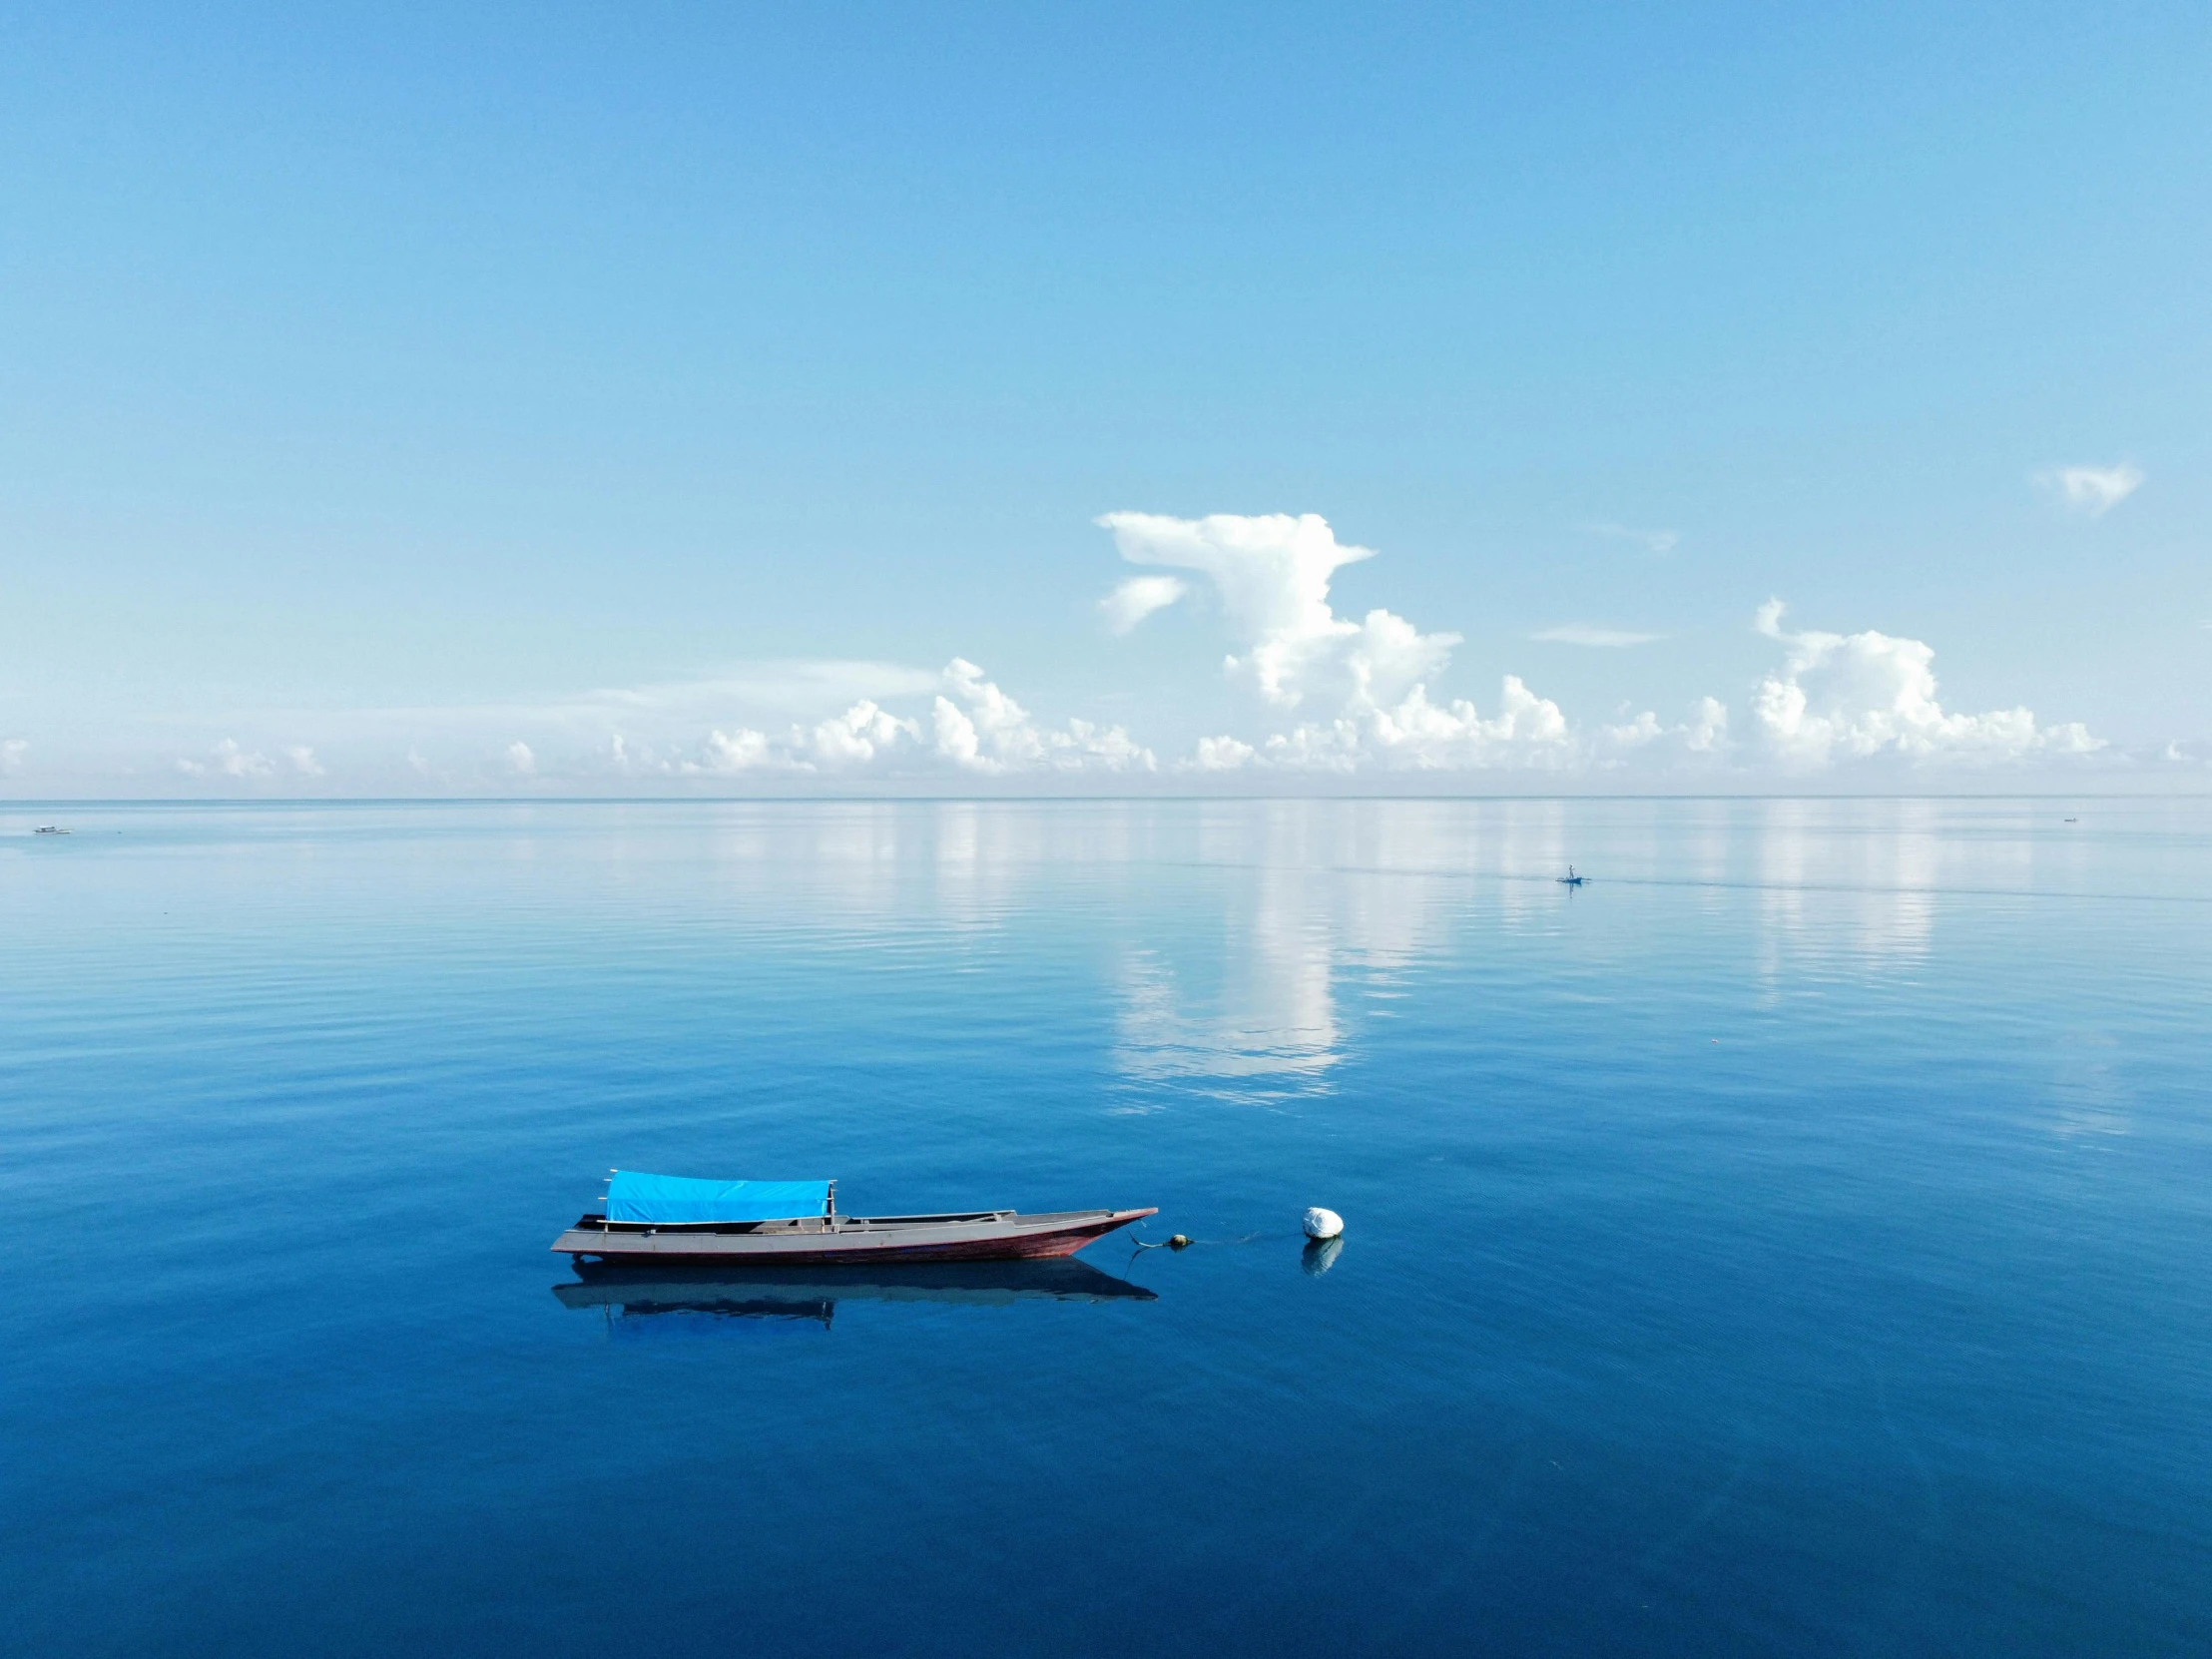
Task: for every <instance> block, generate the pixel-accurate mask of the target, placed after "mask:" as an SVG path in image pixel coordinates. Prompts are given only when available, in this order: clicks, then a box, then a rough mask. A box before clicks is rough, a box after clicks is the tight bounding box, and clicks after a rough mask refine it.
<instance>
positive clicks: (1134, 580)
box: [1098, 576, 1188, 634]
mask: <svg viewBox="0 0 2212 1659" xmlns="http://www.w3.org/2000/svg"><path fill="white" fill-rule="evenodd" d="M1187 591H1188V589H1186V587H1185V586H1184V583H1183V578H1182V577H1180V576H1132V577H1130V578H1129V580H1128V581H1126V582H1124V583H1122V585H1121V586H1120V587H1118V588H1116V589H1114V591H1113V592H1112V593H1110V594H1108V595H1107V596H1106V597H1105V598H1104V599H1101V600H1100V601H1099V602H1098V608H1099V609H1100V610H1101V611H1103V612H1104V613H1105V614H1106V626H1107V627H1108V628H1111V629H1112V630H1113V631H1114V632H1115V633H1117V634H1126V633H1128V632H1129V630H1130V629H1132V628H1134V627H1136V626H1137V624H1138V623H1140V622H1142V621H1144V619H1145V618H1146V617H1148V616H1150V615H1151V614H1152V613H1153V612H1154V611H1159V610H1165V609H1166V608H1167V607H1168V606H1170V605H1172V604H1174V603H1175V602H1176V601H1177V600H1178V599H1181V598H1182V597H1183V595H1184V594H1185V593H1186V592H1187Z"/></svg>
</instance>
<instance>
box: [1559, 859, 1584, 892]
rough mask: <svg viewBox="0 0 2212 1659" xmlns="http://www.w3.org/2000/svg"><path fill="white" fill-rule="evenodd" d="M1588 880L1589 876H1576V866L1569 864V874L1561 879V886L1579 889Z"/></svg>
mask: <svg viewBox="0 0 2212 1659" xmlns="http://www.w3.org/2000/svg"><path fill="white" fill-rule="evenodd" d="M1588 879H1589V877H1588V876H1587V875H1577V874H1575V872H1574V865H1572V864H1569V865H1567V873H1566V874H1564V875H1562V876H1560V877H1559V885H1561V886H1562V887H1579V886H1581V885H1582V883H1583V882H1585V881H1587V880H1588Z"/></svg>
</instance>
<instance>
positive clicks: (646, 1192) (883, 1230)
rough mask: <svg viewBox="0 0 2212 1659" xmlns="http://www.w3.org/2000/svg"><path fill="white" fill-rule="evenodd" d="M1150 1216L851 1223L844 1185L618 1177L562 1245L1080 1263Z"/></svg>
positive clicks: (735, 1256) (856, 1219)
mask: <svg viewBox="0 0 2212 1659" xmlns="http://www.w3.org/2000/svg"><path fill="white" fill-rule="evenodd" d="M1158 1214H1159V1211H1158V1210H1157V1209H1143V1210H1054V1211H1049V1212H1047V1213H1045V1214H1042V1215H1034V1216H1024V1215H1020V1214H1018V1213H1016V1212H1015V1211H1012V1210H968V1211H959V1212H956V1213H952V1214H947V1215H928V1216H841V1215H839V1214H837V1200H836V1183H835V1182H834V1181H696V1180H691V1179H688V1178H685V1177H682V1176H674V1175H646V1174H643V1173H641V1172H639V1171H636V1170H616V1171H615V1172H614V1175H613V1178H612V1179H611V1180H610V1181H609V1182H608V1185H607V1206H606V1212H605V1214H603V1215H590V1214H587V1215H584V1216H581V1217H579V1218H578V1219H577V1222H576V1225H575V1226H573V1227H571V1228H570V1229H569V1230H568V1231H567V1232H565V1233H563V1234H562V1235H561V1236H560V1237H559V1238H558V1239H555V1240H554V1241H553V1248H554V1249H555V1250H556V1251H559V1252H561V1253H562V1254H563V1255H566V1256H570V1257H574V1258H576V1259H578V1260H579V1261H581V1260H586V1259H596V1260H599V1261H602V1262H635V1263H648V1262H742V1263H747V1264H751V1265H758V1266H779V1267H781V1266H796V1265H799V1264H803V1263H804V1264H815V1263H833V1262H843V1263H858V1262H1006V1261H1034V1260H1040V1259H1044V1258H1050V1257H1055V1256H1072V1255H1074V1254H1075V1253H1076V1252H1077V1251H1078V1250H1081V1249H1082V1248H1083V1247H1084V1246H1085V1245H1087V1244H1089V1243H1090V1242H1091V1241H1092V1240H1093V1239H1096V1238H1099V1237H1100V1236H1102V1235H1104V1234H1107V1233H1111V1232H1113V1231H1114V1230H1115V1229H1116V1228H1121V1227H1127V1226H1128V1225H1129V1224H1130V1223H1131V1222H1133V1221H1142V1220H1144V1218H1145V1217H1147V1216H1152V1215H1158Z"/></svg>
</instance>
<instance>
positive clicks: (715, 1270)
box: [553, 1257, 1159, 1327]
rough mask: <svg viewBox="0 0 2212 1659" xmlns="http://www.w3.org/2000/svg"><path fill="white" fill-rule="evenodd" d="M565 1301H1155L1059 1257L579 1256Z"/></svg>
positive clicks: (732, 1310) (788, 1307)
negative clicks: (782, 1259)
mask: <svg viewBox="0 0 2212 1659" xmlns="http://www.w3.org/2000/svg"><path fill="white" fill-rule="evenodd" d="M553 1294H554V1295H555V1296H556V1297H558V1298H560V1301H561V1305H562V1306H563V1307H566V1308H603V1309H606V1310H608V1312H609V1314H610V1315H612V1313H613V1312H614V1311H615V1310H618V1309H619V1310H620V1311H621V1313H622V1315H623V1317H624V1318H626V1319H628V1318H634V1317H636V1316H638V1315H646V1314H719V1315H723V1316H725V1317H728V1318H733V1319H767V1320H820V1321H821V1322H822V1323H823V1325H824V1326H826V1327H827V1326H828V1325H829V1324H830V1320H831V1318H832V1317H834V1315H835V1314H836V1311H837V1304H838V1303H840V1302H949V1303H965V1304H969V1305H972V1306H980V1307H998V1306H1001V1305H1004V1304H1006V1303H1012V1302H1028V1301H1044V1302H1157V1301H1158V1300H1159V1298H1158V1296H1157V1295H1155V1294H1154V1293H1153V1292H1151V1291H1148V1290H1146V1289H1145V1288H1144V1287H1143V1286H1142V1285H1132V1284H1131V1283H1130V1282H1129V1281H1128V1280H1126V1279H1116V1278H1115V1277H1114V1276H1113V1275H1112V1274H1110V1273H1101V1272H1100V1271H1099V1270H1098V1269H1096V1268H1094V1267H1092V1266H1090V1265H1089V1264H1088V1263H1085V1262H1078V1261H1075V1260H1074V1259H1073V1258H1069V1257H1062V1258H1059V1259H1057V1260H1052V1261H1042V1262H1036V1261H1031V1262H933V1263H932V1262H915V1263H912V1264H909V1265H907V1266H903V1267H900V1266H894V1265H890V1264H884V1265H880V1266H874V1265H871V1266H866V1267H846V1268H839V1267H811V1268H810V1267H790V1268H771V1267H761V1268H739V1267H730V1266H727V1265H723V1264H708V1265H702V1266H698V1267H691V1268H685V1267H680V1266H677V1265H675V1264H662V1265H651V1266H648V1265H641V1264H620V1263H608V1264H598V1263H585V1262H579V1263H578V1264H577V1267H576V1278H575V1280H574V1281H572V1282H571V1283H569V1284H566V1285H556V1286H554V1287H553Z"/></svg>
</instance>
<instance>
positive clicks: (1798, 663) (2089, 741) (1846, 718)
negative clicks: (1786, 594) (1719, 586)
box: [1752, 599, 2104, 770]
mask: <svg viewBox="0 0 2212 1659" xmlns="http://www.w3.org/2000/svg"><path fill="white" fill-rule="evenodd" d="M1783 609H1784V607H1783V604H1782V602H1781V601H1780V600H1779V599H1772V600H1769V601H1768V602H1767V603H1766V604H1765V605H1762V606H1761V607H1760V608H1759V614H1758V617H1757V620H1756V624H1755V625H1756V627H1757V628H1758V630H1759V632H1761V633H1762V634H1765V635H1766V636H1767V637H1768V638H1770V639H1773V640H1777V641H1779V642H1781V644H1782V645H1784V646H1785V647H1786V648H1787V650H1788V656H1787V657H1786V659H1785V661H1784V663H1783V666H1782V667H1781V669H1779V670H1778V671H1776V672H1775V673H1772V674H1769V675H1768V676H1767V677H1766V679H1765V680H1764V681H1762V682H1761V684H1760V686H1759V690H1758V692H1757V694H1756V695H1755V696H1754V698H1753V700H1752V718H1753V720H1754V721H1755V722H1756V723H1757V726H1758V730H1759V735H1760V738H1761V740H1762V742H1763V743H1764V745H1765V747H1766V749H1767V750H1768V752H1769V753H1770V754H1771V755H1772V756H1773V757H1774V758H1775V759H1776V760H1778V761H1779V762H1781V763H1782V764H1783V765H1784V766H1785V767H1788V768H1791V769H1793V770H1816V769H1818V768H1821V767H1826V766H1828V765H1830V764H1831V763H1832V762H1834V761H1837V760H1842V759H1853V758H1858V759H1865V758H1868V757H1873V756H1878V755H1884V754H1889V755H1895V756H1902V757H1905V758H1907V759H1910V760H1916V761H1936V760H1955V761H1979V762H1998V761H2017V760H2022V759H2025V758H2027V757H2029V756H2033V755H2082V754H2087V753H2089V752H2090V751H2092V750H2096V749H2101V748H2103V747H2104V745H2103V743H2102V741H2101V740H2099V739H2096V738H2092V737H2091V736H2090V735H2089V733H2088V730H2087V729H2086V728H2085V727H2083V726H2082V725H2080V724H2079V723H2078V722H2074V723H2069V724H2067V725H2063V726H2051V727H2039V726H2037V725H2036V723H2035V716H2034V715H2033V714H2032V713H2030V712H2029V711H2028V710H2026V709H2001V710H1997V711H1995V712H1993V713H1989V714H1980V715H1963V714H1950V713H1946V712H1945V711H1944V709H1943V707H1942V705H1941V703H1940V702H1938V701H1937V699H1936V674H1935V670H1934V668H1933V667H1932V666H1931V665H1932V664H1933V663H1934V662H1935V658H1936V652H1935V649H1934V648H1933V647H1931V646H1929V645H1927V644H1924V643H1923V642H1922V641H1920V640H1909V639H1898V638H1894V637H1892V636H1891V635H1888V634H1879V633H1875V632H1873V631H1872V630H1869V631H1868V632H1866V633H1862V634H1848V635H1847V634H1824V633H1819V632H1816V631H1814V630H1811V629H1808V630H1805V631H1804V632H1802V633H1794V634H1793V633H1787V632H1785V631H1784V630H1783V627H1782V614H1783Z"/></svg>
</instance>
